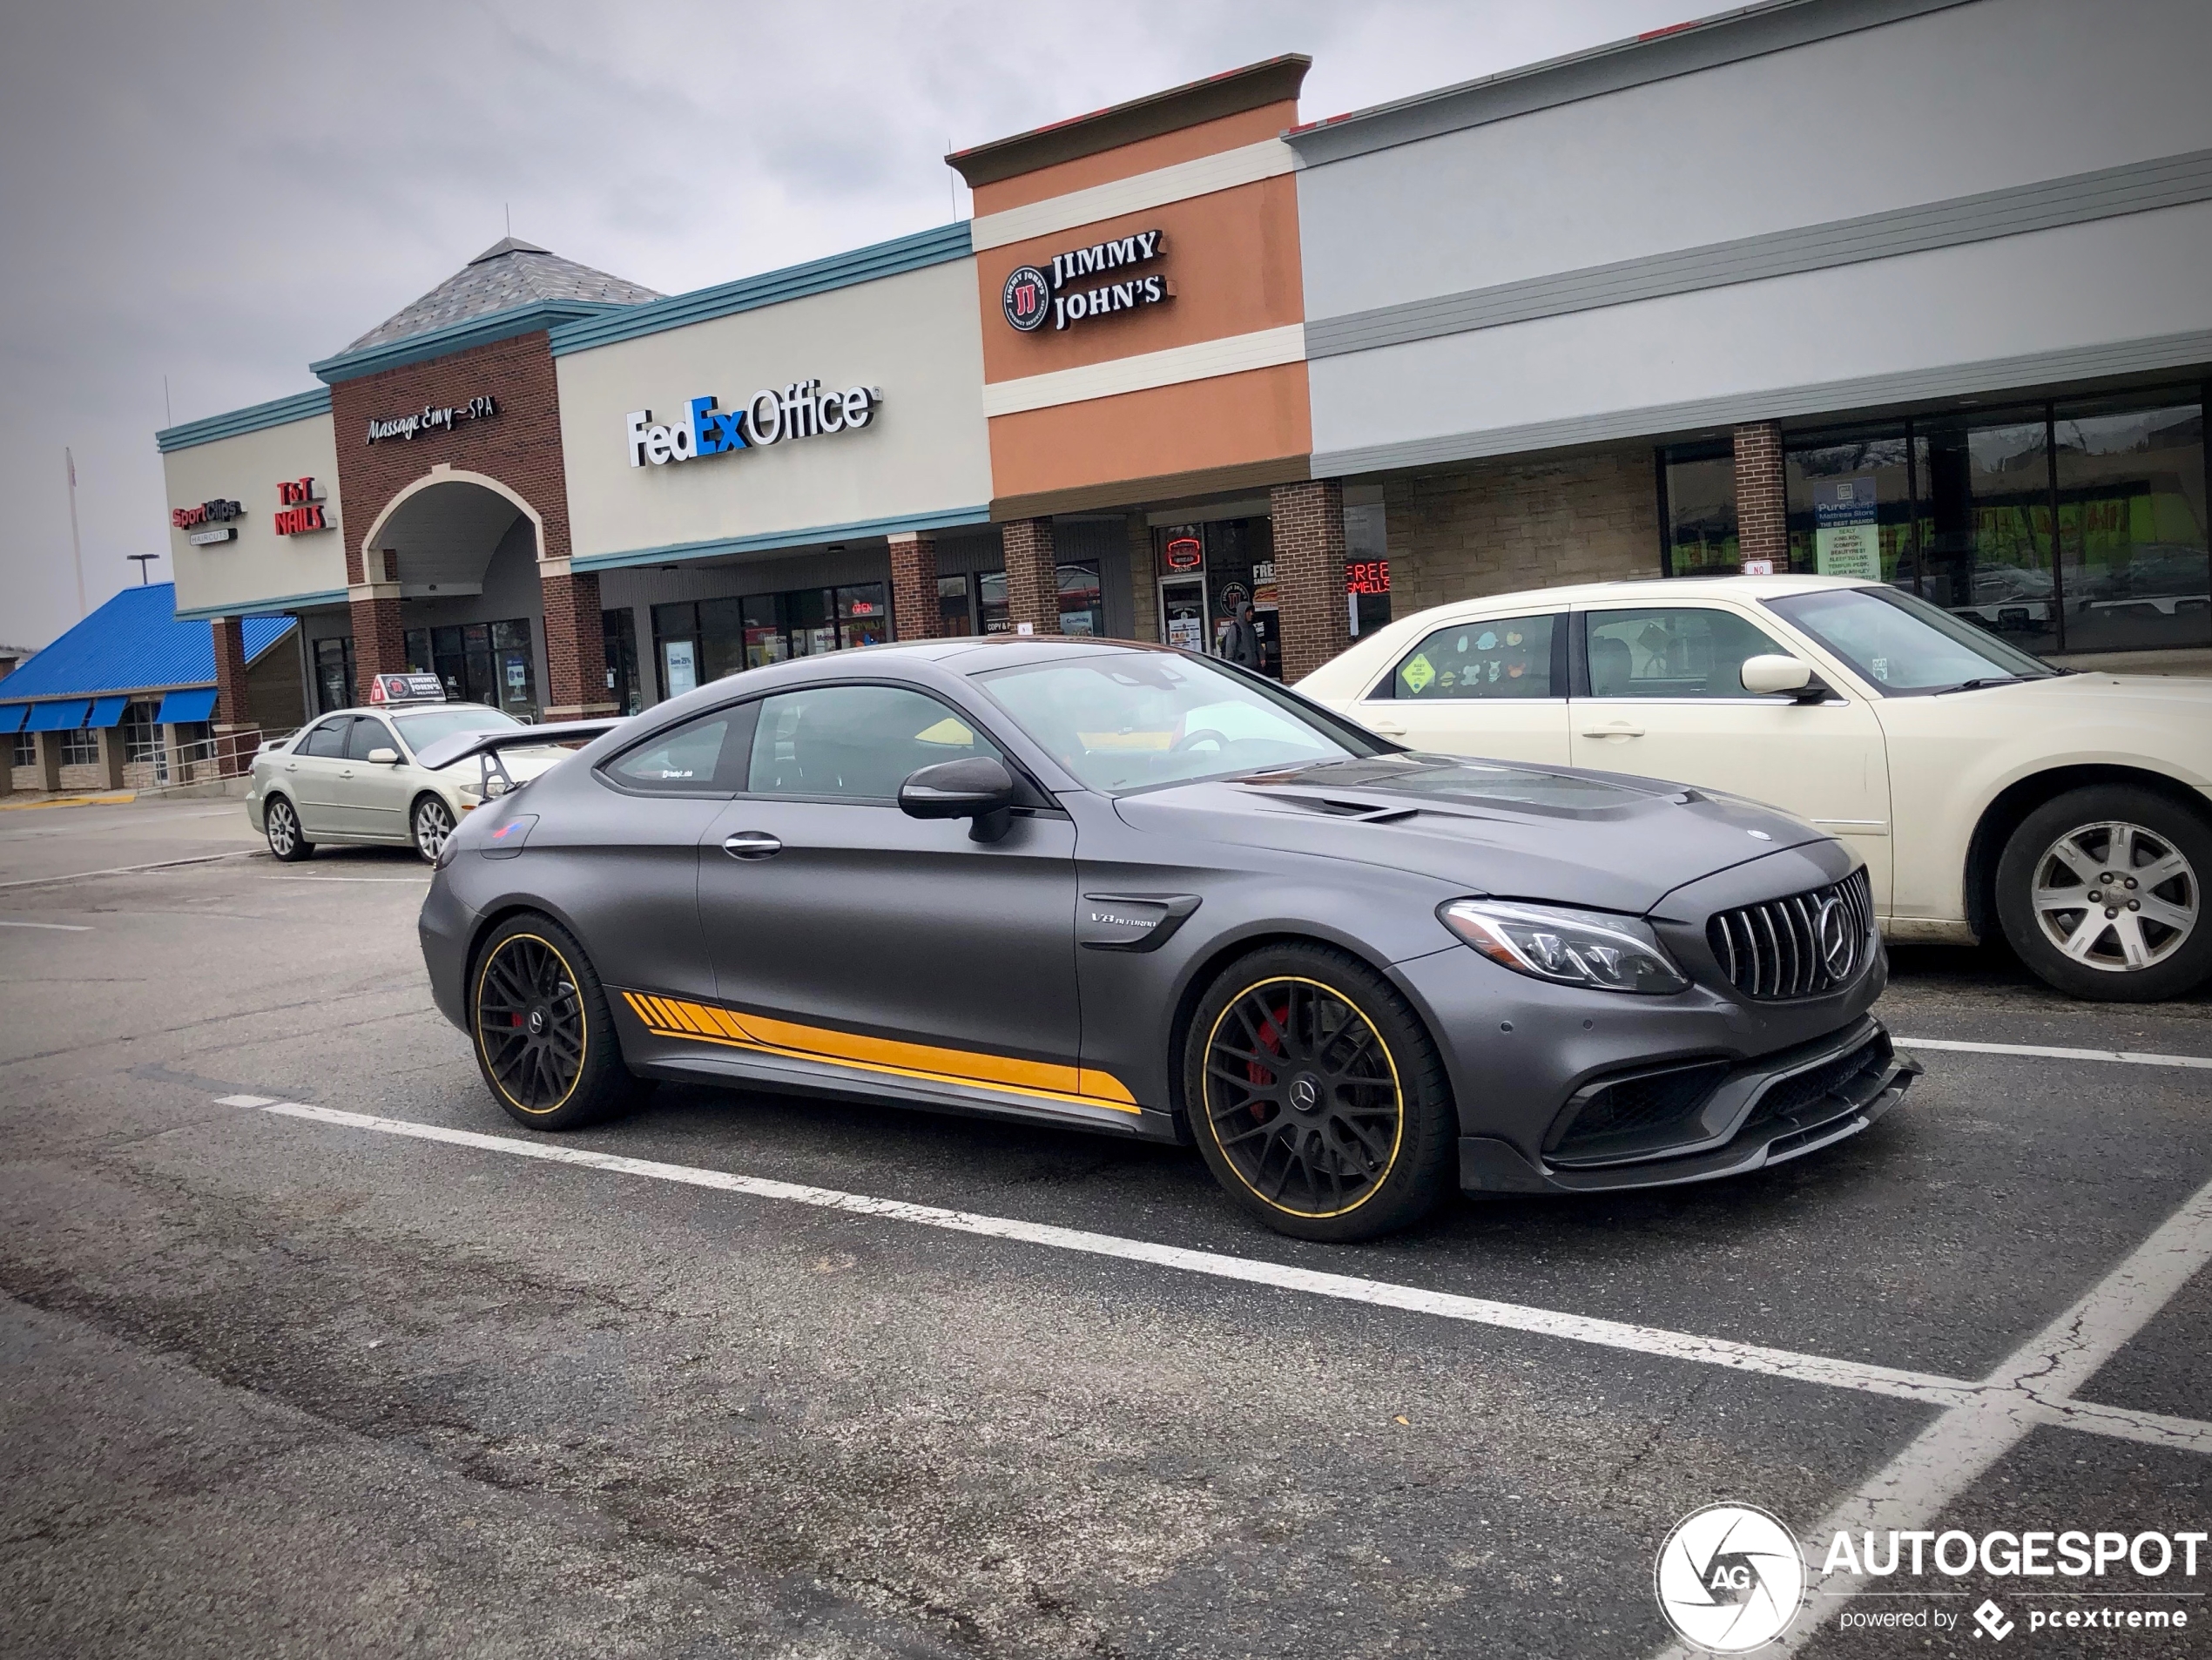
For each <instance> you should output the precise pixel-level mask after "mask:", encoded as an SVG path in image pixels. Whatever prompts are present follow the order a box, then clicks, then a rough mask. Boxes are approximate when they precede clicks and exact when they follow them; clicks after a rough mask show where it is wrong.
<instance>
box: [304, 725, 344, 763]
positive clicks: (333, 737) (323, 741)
mask: <svg viewBox="0 0 2212 1660" xmlns="http://www.w3.org/2000/svg"><path fill="white" fill-rule="evenodd" d="M353 724H354V718H353V717H352V716H351V715H333V716H332V717H331V718H330V719H327V720H326V721H324V722H323V723H322V725H320V726H318V727H316V728H315V729H314V731H313V732H309V733H308V734H307V739H306V740H305V741H304V742H302V743H301V744H300V753H301V754H302V755H322V756H327V757H328V758H330V759H333V760H335V759H340V758H341V757H342V756H343V755H344V754H345V752H346V730H347V727H349V726H351V725H353Z"/></svg>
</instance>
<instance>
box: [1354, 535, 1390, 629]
mask: <svg viewBox="0 0 2212 1660" xmlns="http://www.w3.org/2000/svg"><path fill="white" fill-rule="evenodd" d="M1344 591H1345V621H1346V622H1347V623H1349V624H1350V625H1351V628H1352V638H1353V639H1355V640H1356V639H1358V638H1359V637H1360V636H1361V635H1362V634H1372V633H1373V632H1374V631H1376V630H1377V629H1379V628H1382V627H1384V626H1386V624H1388V623H1389V621H1390V541H1389V536H1388V534H1387V526H1386V520H1385V517H1384V514H1383V504H1382V503H1380V502H1366V503H1359V504H1356V505H1347V506H1346V507H1345V509H1344Z"/></svg>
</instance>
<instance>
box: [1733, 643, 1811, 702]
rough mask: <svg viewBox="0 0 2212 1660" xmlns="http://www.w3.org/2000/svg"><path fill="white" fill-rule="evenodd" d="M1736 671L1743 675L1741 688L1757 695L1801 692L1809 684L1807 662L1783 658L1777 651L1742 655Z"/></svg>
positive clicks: (1806, 688) (1808, 687) (1809, 686)
mask: <svg viewBox="0 0 2212 1660" xmlns="http://www.w3.org/2000/svg"><path fill="white" fill-rule="evenodd" d="M1738 673H1739V674H1740V675H1741V676H1742V677H1743V690H1744V691H1746V692H1750V693H1751V695H1752V696H1754V697H1759V698H1763V697H1766V696H1767V695H1769V694H1770V693H1772V692H1805V691H1807V690H1808V689H1810V688H1811V685H1812V665H1811V664H1810V663H1808V662H1806V661H1805V660H1804V658H1795V657H1784V656H1782V655H1781V654H1780V653H1778V652H1776V653H1770V654H1768V655H1766V656H1764V657H1747V658H1744V659H1743V668H1742V669H1741V670H1739V671H1738Z"/></svg>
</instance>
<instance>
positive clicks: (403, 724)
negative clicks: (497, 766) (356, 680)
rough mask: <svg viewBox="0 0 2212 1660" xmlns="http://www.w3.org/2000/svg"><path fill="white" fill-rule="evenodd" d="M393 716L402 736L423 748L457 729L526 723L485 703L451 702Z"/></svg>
mask: <svg viewBox="0 0 2212 1660" xmlns="http://www.w3.org/2000/svg"><path fill="white" fill-rule="evenodd" d="M392 719H393V720H394V721H395V722H396V723H397V724H398V725H399V729H400V736H401V737H402V738H404V739H407V743H408V748H409V749H413V750H420V749H421V747H422V746H424V745H425V744H433V743H435V742H436V741H437V740H438V739H441V738H450V737H452V736H453V735H454V733H455V732H498V731H500V730H502V728H505V727H508V726H519V725H522V724H523V723H522V722H521V721H519V720H517V719H515V717H514V716H512V715H509V714H505V713H502V712H501V711H499V710H497V709H494V708H492V707H491V706H490V705H489V704H481V703H456V704H448V705H446V706H445V707H444V708H442V709H424V710H421V711H420V712H417V713H415V714H411V715H394V716H393V717H392Z"/></svg>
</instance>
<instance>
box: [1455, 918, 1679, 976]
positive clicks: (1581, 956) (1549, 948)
mask: <svg viewBox="0 0 2212 1660" xmlns="http://www.w3.org/2000/svg"><path fill="white" fill-rule="evenodd" d="M1437 917H1438V919H1439V920H1440V921H1442V922H1443V924H1444V926H1445V927H1446V928H1450V929H1451V930H1452V932H1453V933H1454V934H1456V935H1459V936H1460V938H1461V939H1462V940H1464V941H1467V943H1468V944H1469V945H1471V946H1473V947H1474V948H1475V949H1476V950H1478V951H1480V952H1481V953H1482V955H1484V956H1486V957H1487V958H1489V959H1490V961H1491V962H1494V963H1497V964H1499V965H1500V966H1501V967H1502V968H1511V969H1512V970H1513V971H1514V973H1515V974H1525V975H1529V976H1530V977H1531V978H1532V979H1536V980H1549V981H1552V982H1554V983H1556V984H1559V985H1563V986H1588V987H1591V988H1592V989H1595V990H1598V991H1642V992H1650V993H1655V994H1656V993H1664V992H1669V991H1681V990H1683V989H1684V988H1686V987H1687V986H1688V985H1689V979H1688V978H1687V977H1686V976H1685V975H1683V972H1682V970H1681V969H1679V968H1676V967H1675V965H1674V964H1673V963H1672V962H1669V961H1668V960H1667V953H1666V951H1665V949H1664V948H1662V946H1661V945H1660V943H1659V941H1658V938H1657V936H1656V935H1654V934H1653V933H1652V931H1651V930H1650V929H1649V928H1647V927H1646V926H1645V925H1644V924H1643V923H1642V922H1639V921H1635V919H1634V918H1633V917H1627V916H1608V915H1607V914H1604V913H1603V912H1601V911H1575V910H1568V909H1565V908H1560V907H1556V906H1550V905H1514V904H1507V903H1504V902H1502V901H1495V900H1487V899H1460V900H1454V901H1452V902H1451V903H1450V904H1449V905H1447V906H1445V907H1444V908H1442V909H1440V910H1439V911H1438V912H1437Z"/></svg>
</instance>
